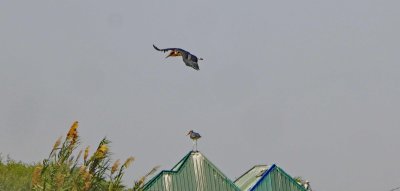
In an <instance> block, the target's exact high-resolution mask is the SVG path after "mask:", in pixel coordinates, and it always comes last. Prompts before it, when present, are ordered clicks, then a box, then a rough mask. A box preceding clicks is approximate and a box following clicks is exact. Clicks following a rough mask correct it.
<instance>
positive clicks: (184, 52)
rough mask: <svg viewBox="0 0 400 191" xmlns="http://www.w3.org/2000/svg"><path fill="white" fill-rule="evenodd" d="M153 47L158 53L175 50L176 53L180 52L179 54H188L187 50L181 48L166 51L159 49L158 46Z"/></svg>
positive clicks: (165, 49) (166, 49)
mask: <svg viewBox="0 0 400 191" xmlns="http://www.w3.org/2000/svg"><path fill="white" fill-rule="evenodd" d="M153 47H154V49H156V50H158V51H161V52H167V51H170V50H175V51H178V52H180V53H181V54H186V53H188V52H187V51H186V50H183V49H180V48H164V49H159V48H158V47H157V46H156V45H154V44H153Z"/></svg>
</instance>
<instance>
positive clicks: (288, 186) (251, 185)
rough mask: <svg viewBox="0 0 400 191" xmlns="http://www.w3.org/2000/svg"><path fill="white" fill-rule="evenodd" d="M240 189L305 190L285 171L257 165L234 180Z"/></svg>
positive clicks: (275, 167)
mask: <svg viewBox="0 0 400 191" xmlns="http://www.w3.org/2000/svg"><path fill="white" fill-rule="evenodd" d="M235 184H236V186H238V187H239V188H240V189H241V190H248V191H278V190H279V191H306V189H305V188H304V187H303V186H301V185H299V184H298V183H297V182H296V181H295V180H294V179H293V178H292V177H291V176H289V175H288V174H287V173H286V172H285V171H283V170H282V169H281V168H279V167H278V166H276V165H275V164H274V165H272V166H266V165H257V166H254V167H253V168H251V169H250V170H249V171H247V172H246V173H245V174H243V175H242V176H241V177H239V178H238V179H237V180H236V181H235Z"/></svg>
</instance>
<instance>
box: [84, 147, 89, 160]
mask: <svg viewBox="0 0 400 191" xmlns="http://www.w3.org/2000/svg"><path fill="white" fill-rule="evenodd" d="M88 156H89V146H87V147H86V149H85V154H84V155H83V160H84V161H86V160H87V158H88Z"/></svg>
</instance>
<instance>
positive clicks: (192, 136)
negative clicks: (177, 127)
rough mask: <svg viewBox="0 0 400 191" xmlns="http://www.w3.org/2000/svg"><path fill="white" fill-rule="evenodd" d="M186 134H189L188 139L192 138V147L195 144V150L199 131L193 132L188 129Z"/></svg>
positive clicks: (199, 136)
mask: <svg viewBox="0 0 400 191" xmlns="http://www.w3.org/2000/svg"><path fill="white" fill-rule="evenodd" d="M187 135H189V137H190V139H192V140H193V147H194V146H195V148H196V150H195V151H197V139H200V138H201V135H200V134H199V133H196V132H194V131H193V130H190V131H189V133H188V134H187Z"/></svg>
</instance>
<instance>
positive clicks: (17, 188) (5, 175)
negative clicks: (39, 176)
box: [0, 155, 34, 191]
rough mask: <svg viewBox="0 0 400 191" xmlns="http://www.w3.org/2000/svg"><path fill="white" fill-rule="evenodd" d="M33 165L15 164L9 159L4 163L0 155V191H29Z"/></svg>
mask: <svg viewBox="0 0 400 191" xmlns="http://www.w3.org/2000/svg"><path fill="white" fill-rule="evenodd" d="M33 168H34V165H27V164H24V163H22V162H16V161H14V160H12V159H10V158H9V157H7V160H6V161H5V162H4V161H3V159H2V157H1V155H0V191H6V190H14V191H23V190H30V188H31V177H32V172H33Z"/></svg>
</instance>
